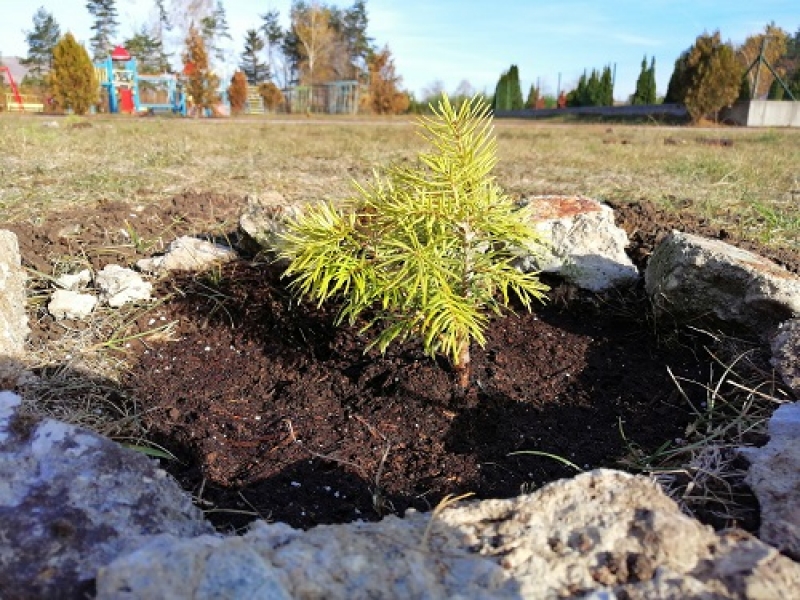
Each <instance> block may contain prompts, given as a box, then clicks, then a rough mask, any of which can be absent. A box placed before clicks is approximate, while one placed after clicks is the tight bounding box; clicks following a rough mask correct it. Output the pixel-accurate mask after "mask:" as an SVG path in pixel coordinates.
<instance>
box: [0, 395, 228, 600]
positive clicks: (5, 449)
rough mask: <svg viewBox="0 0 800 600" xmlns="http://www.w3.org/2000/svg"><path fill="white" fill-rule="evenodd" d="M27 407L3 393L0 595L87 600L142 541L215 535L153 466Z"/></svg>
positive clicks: (174, 485)
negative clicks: (24, 411)
mask: <svg viewBox="0 0 800 600" xmlns="http://www.w3.org/2000/svg"><path fill="white" fill-rule="evenodd" d="M19 403H20V398H19V397H18V396H16V395H15V394H12V393H10V392H0V540H2V543H0V598H3V600H14V599H17V598H83V597H85V596H84V594H85V593H86V592H87V591H88V590H89V589H91V585H92V580H93V579H94V577H95V574H96V573H97V569H99V568H100V567H102V566H104V565H106V564H108V563H109V562H111V560H113V559H114V558H116V557H117V556H119V555H120V553H123V552H132V551H134V550H135V549H137V548H138V547H139V546H141V545H142V544H143V543H144V541H145V540H146V538H143V537H142V536H152V535H156V534H160V533H169V534H171V535H174V536H176V537H181V536H197V535H203V534H208V533H211V532H212V528H211V526H210V525H209V524H208V523H207V522H206V521H204V520H203V518H202V514H201V513H200V511H199V510H197V509H196V508H195V507H194V506H193V505H192V503H191V501H190V499H189V498H188V497H187V496H186V494H184V492H183V491H182V490H181V489H180V488H179V487H178V485H177V483H176V482H175V481H173V480H172V479H171V478H170V477H169V476H168V475H167V474H166V473H165V472H164V471H163V470H161V469H159V468H158V466H157V464H156V463H155V462H154V461H152V460H150V459H148V458H147V457H146V456H144V455H143V454H140V453H137V452H134V451H132V450H127V449H125V448H122V447H121V446H119V445H118V444H115V443H114V442H112V441H110V440H108V439H105V438H103V437H101V436H98V435H97V434H95V433H92V432H90V431H87V430H84V429H81V428H79V427H75V426H73V425H67V424H64V423H60V422H58V421H54V420H49V419H46V420H42V421H35V420H31V419H30V418H28V417H24V416H20V415H17V414H16V413H15V409H16V407H17V405H18V404H19Z"/></svg>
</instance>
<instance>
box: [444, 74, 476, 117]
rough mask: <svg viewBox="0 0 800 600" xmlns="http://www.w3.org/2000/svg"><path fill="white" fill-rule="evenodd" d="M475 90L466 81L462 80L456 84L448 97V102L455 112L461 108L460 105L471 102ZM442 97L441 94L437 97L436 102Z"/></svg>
mask: <svg viewBox="0 0 800 600" xmlns="http://www.w3.org/2000/svg"><path fill="white" fill-rule="evenodd" d="M475 94H476V92H475V88H474V87H473V86H472V84H471V83H470V82H469V81H467V80H466V79H462V80H461V81H459V82H458V85H457V86H456V89H455V90H454V91H453V93H452V95H451V96H450V102H451V103H452V105H453V106H454V107H455V108H456V110H458V109H460V108H461V105H462V104H464V103H465V102H467V101H469V100H472V98H474V97H475ZM441 97H442V95H441V94H439V96H438V97H437V102H438V100H439V99H440V98H441Z"/></svg>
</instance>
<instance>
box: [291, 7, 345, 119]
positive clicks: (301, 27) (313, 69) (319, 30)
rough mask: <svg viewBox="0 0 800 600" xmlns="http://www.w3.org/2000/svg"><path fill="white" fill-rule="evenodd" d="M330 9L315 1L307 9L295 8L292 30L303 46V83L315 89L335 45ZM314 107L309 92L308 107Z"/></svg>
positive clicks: (293, 8)
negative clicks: (315, 83) (315, 84)
mask: <svg viewBox="0 0 800 600" xmlns="http://www.w3.org/2000/svg"><path fill="white" fill-rule="evenodd" d="M330 20H331V14H330V10H329V9H328V8H325V7H323V6H321V5H320V4H319V2H317V1H316V0H315V1H314V2H312V3H311V4H309V5H307V6H302V5H300V4H295V5H294V6H293V7H292V28H293V29H294V33H295V35H296V36H297V39H298V41H299V42H300V54H301V59H302V62H301V80H305V83H308V85H309V86H310V87H311V88H312V90H313V86H314V82H315V81H317V80H318V79H319V75H320V74H321V73H320V71H321V70H322V69H321V68H325V67H327V63H329V62H330V61H329V58H330V57H329V54H330V52H331V50H332V49H333V47H334V46H335V44H336V38H337V36H336V32H335V31H334V29H333V28H332V27H331V23H330ZM312 104H313V91H311V92H309V106H311V105H312Z"/></svg>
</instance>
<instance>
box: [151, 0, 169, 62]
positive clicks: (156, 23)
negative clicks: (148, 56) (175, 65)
mask: <svg viewBox="0 0 800 600" xmlns="http://www.w3.org/2000/svg"><path fill="white" fill-rule="evenodd" d="M154 8H155V15H154V17H153V23H152V27H151V36H152V38H153V39H154V40H155V42H156V47H157V52H158V72H159V73H171V72H172V67H171V65H170V61H169V59H170V55H169V54H167V51H166V37H167V32H169V31H172V21H171V20H170V18H169V14H168V13H167V9H166V7H165V6H164V0H155V7H154Z"/></svg>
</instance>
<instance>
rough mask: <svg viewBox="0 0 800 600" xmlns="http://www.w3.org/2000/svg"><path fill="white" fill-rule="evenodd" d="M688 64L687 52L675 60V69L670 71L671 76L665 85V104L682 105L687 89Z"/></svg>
mask: <svg viewBox="0 0 800 600" xmlns="http://www.w3.org/2000/svg"><path fill="white" fill-rule="evenodd" d="M688 62H689V51H688V50H684V51H683V52H681V55H680V56H679V57H678V58H677V59H675V67H674V68H673V70H672V75H671V76H670V78H669V84H668V85H667V95H666V96H664V102H665V103H668V104H683V101H684V99H685V98H686V90H687V89H688V88H689V80H688V68H689V67H688Z"/></svg>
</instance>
